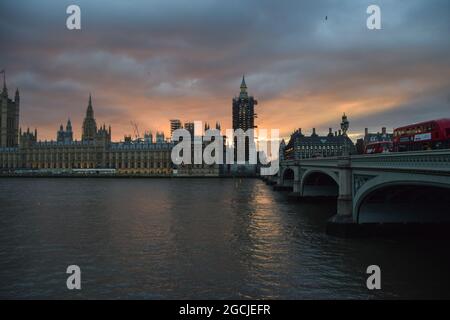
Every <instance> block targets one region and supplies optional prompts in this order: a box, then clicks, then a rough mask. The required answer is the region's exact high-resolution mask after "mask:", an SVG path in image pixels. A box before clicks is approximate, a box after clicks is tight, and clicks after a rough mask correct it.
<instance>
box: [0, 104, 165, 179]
mask: <svg viewBox="0 0 450 320" xmlns="http://www.w3.org/2000/svg"><path fill="white" fill-rule="evenodd" d="M2 106H3V105H2ZM19 133H20V145H18V146H12V147H0V172H15V170H25V171H27V170H28V171H32V170H35V171H37V172H52V173H64V172H67V173H69V172H72V170H73V169H115V171H116V172H117V173H118V174H127V175H171V174H172V161H171V158H170V154H171V150H172V146H173V144H171V143H166V142H165V141H164V134H163V133H158V134H157V138H156V140H157V142H158V143H153V141H152V138H151V135H147V136H146V137H144V141H131V137H130V139H129V141H125V142H111V127H109V128H106V125H103V126H101V127H100V128H99V129H98V128H97V124H96V121H95V119H94V110H93V107H92V98H91V97H89V103H88V108H87V112H86V117H85V119H84V121H83V127H82V140H81V141H75V140H73V132H72V124H71V122H70V120H69V121H68V122H67V125H66V129H65V130H64V128H63V127H62V126H61V127H60V130H59V131H58V133H57V139H56V141H38V140H37V130H35V131H34V133H33V132H30V130H29V129H27V131H26V132H22V130H19Z"/></svg>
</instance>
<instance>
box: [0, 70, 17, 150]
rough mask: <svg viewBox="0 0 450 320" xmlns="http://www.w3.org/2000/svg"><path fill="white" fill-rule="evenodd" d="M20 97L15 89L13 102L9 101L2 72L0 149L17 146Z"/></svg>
mask: <svg viewBox="0 0 450 320" xmlns="http://www.w3.org/2000/svg"><path fill="white" fill-rule="evenodd" d="M19 111H20V96H19V89H16V94H15V97H14V100H11V99H9V97H8V89H7V88H6V79H5V74H4V72H3V90H2V93H1V96H0V147H17V146H18V144H19Z"/></svg>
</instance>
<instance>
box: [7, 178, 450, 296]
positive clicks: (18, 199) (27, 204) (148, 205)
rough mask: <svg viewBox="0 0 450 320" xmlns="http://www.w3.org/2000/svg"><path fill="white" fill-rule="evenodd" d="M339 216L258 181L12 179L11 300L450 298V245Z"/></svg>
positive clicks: (327, 207) (332, 206)
mask: <svg viewBox="0 0 450 320" xmlns="http://www.w3.org/2000/svg"><path fill="white" fill-rule="evenodd" d="M335 210H336V208H335V204H334V203H299V202H289V201H288V200H287V197H286V194H285V193H280V192H275V191H273V190H272V189H271V187H268V186H266V185H265V184H264V183H263V182H261V181H259V180H256V179H243V180H241V179H100V178H98V179H62V178H61V179H44V178H35V179H25V178H3V179H0V298H7V299H10V298H20V299H28V298H52V299H54V298H61V299H78V298H89V299H92V298H94V299H95V298H98V299H110V298H121V299H328V298H331V299H347V298H357V299H374V298H375V299H378V298H388V299H403V298H450V293H449V291H448V290H449V289H448V287H449V284H450V271H449V270H450V257H449V250H448V248H449V243H448V241H443V240H436V239H424V238H422V239H420V238H415V239H414V238H407V237H398V238H392V237H390V238H368V239H339V238H335V237H331V236H327V235H326V234H325V233H324V230H325V224H326V220H327V219H328V218H329V217H330V216H331V215H332V214H333V212H334V211H335ZM372 264H376V265H379V266H380V268H381V283H382V288H381V290H377V291H369V290H368V289H367V287H366V279H367V277H368V275H367V274H366V268H367V267H368V266H369V265H372ZM69 265H78V266H79V267H80V268H81V287H82V288H81V290H68V289H67V287H66V279H67V277H68V276H69V275H68V274H66V269H67V267H68V266H69Z"/></svg>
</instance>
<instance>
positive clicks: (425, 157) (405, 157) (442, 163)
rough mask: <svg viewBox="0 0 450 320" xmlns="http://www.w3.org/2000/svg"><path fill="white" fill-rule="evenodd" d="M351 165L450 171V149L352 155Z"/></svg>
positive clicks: (384, 168) (364, 167)
mask: <svg viewBox="0 0 450 320" xmlns="http://www.w3.org/2000/svg"><path fill="white" fill-rule="evenodd" d="M351 166H352V169H379V170H386V169H388V170H389V169H391V170H413V171H438V172H440V173H442V172H446V173H450V150H430V151H417V152H401V153H382V154H375V155H361V156H352V157H351Z"/></svg>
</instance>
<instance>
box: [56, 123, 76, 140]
mask: <svg viewBox="0 0 450 320" xmlns="http://www.w3.org/2000/svg"><path fill="white" fill-rule="evenodd" d="M56 141H57V142H63V143H68V142H72V141H73V132H72V123H71V122H70V119H69V120H68V121H67V124H66V130H64V127H63V125H62V124H61V126H60V127H59V131H58V133H57V134H56Z"/></svg>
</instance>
